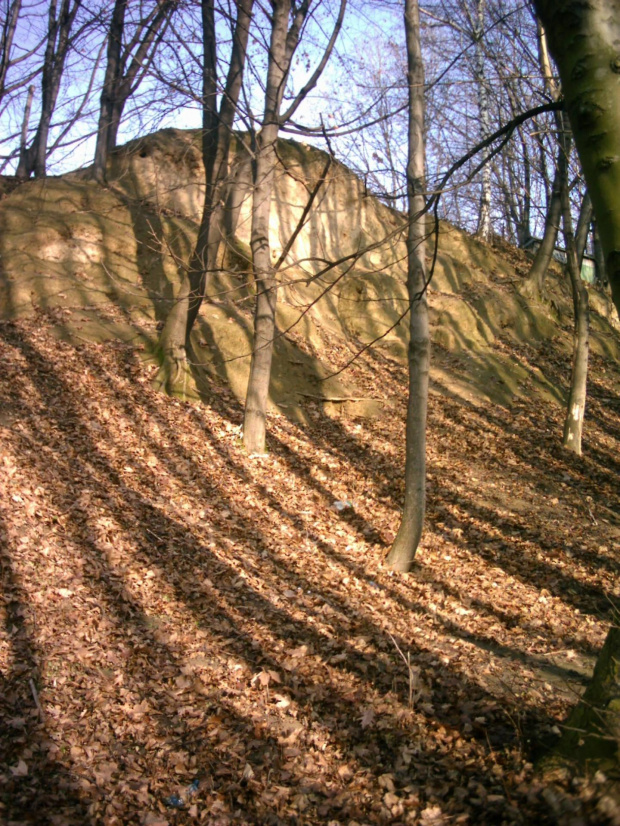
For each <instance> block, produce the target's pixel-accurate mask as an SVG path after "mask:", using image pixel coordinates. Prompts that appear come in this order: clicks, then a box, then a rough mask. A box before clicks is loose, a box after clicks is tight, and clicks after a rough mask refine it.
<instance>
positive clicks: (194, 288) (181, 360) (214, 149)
mask: <svg viewBox="0 0 620 826" xmlns="http://www.w3.org/2000/svg"><path fill="white" fill-rule="evenodd" d="M253 3H254V0H239V2H238V3H237V19H236V21H235V29H234V33H233V48H232V52H231V57H230V63H229V68H228V75H227V79H226V87H225V90H224V94H223V95H222V100H221V104H220V111H219V113H218V110H217V91H218V90H217V48H216V31H215V16H214V2H213V0H202V24H203V39H204V44H205V45H204V59H203V117H202V160H203V165H204V176H205V196H204V201H203V208H202V217H201V221H200V227H199V229H198V237H197V239H196V244H195V246H194V250H193V252H192V256H191V258H190V261H189V264H188V268H187V272H186V273H183V274H182V277H181V287H180V289H179V293H178V295H177V297H176V301H175V303H174V305H173V306H172V308H171V310H170V312H169V314H168V317H167V319H166V323H165V325H164V329H163V331H162V334H161V337H160V342H159V347H160V352H161V356H162V367H161V369H160V371H159V373H158V376H157V378H156V380H155V385H156V386H162V387H165V388H166V390H167V391H168V392H169V393H176V394H181V395H182V394H183V392H184V389H185V385H186V381H187V372H188V369H189V368H188V365H187V341H188V338H189V335H190V333H191V330H192V327H193V325H194V323H195V321H196V318H197V316H198V312H199V310H200V306H201V304H202V301H203V299H204V296H205V291H206V283H207V274H208V273H209V272H211V271H213V270H214V269H215V266H216V262H217V253H218V249H219V245H220V239H221V237H222V234H223V227H222V223H223V207H222V205H221V201H222V200H223V197H222V196H223V187H224V185H225V182H226V178H227V174H228V159H229V154H230V142H231V137H232V128H233V123H234V119H235V114H236V111H237V104H238V101H239V94H240V91H241V85H242V82H243V73H244V69H245V60H246V53H247V44H248V38H249V32H250V23H251V15H252V7H253Z"/></svg>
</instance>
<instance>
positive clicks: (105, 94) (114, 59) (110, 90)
mask: <svg viewBox="0 0 620 826" xmlns="http://www.w3.org/2000/svg"><path fill="white" fill-rule="evenodd" d="M126 10H127V0H116V2H115V3H114V10H113V11H112V20H111V21H110V30H109V32H108V55H107V57H108V62H107V64H106V69H105V77H104V80H103V89H102V90H101V108H100V112H99V128H98V130H97V145H96V146H95V161H94V164H93V176H94V178H95V179H96V180H98V181H100V182H102V183H103V181H104V180H105V168H106V163H107V159H108V153H109V151H110V149H111V148H113V143H112V136H111V134H110V132H111V125H112V119H113V112H114V103H115V91H116V89H117V87H118V84H119V80H120V77H121V75H122V72H123V64H122V60H121V51H122V48H123V32H124V30H125V12H126ZM111 144H112V145H111Z"/></svg>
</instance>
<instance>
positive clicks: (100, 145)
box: [93, 0, 177, 182]
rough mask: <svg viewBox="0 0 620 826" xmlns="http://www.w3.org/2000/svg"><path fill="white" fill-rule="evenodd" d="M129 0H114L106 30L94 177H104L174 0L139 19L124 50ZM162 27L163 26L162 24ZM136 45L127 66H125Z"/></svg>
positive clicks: (169, 0) (162, 1)
mask: <svg viewBox="0 0 620 826" xmlns="http://www.w3.org/2000/svg"><path fill="white" fill-rule="evenodd" d="M127 6H128V0H115V4H114V10H113V12H112V19H111V21H110V30H109V33H108V62H107V65H106V73H105V78H104V82H103V89H102V92H101V104H100V110H99V127H98V130H97V145H96V147H95V162H94V165H93V177H94V178H95V179H96V180H98V181H100V182H104V181H105V170H106V165H107V160H108V156H109V154H110V152H111V151H112V150H113V149H114V148H115V146H116V142H117V136H118V130H119V126H120V123H121V119H122V117H123V111H124V109H125V104H126V103H127V101H128V100H129V98H130V96H131V95H132V94H133V93H134V92H135V91H136V89H137V88H138V86H139V85H140V83H141V81H142V79H143V77H144V75H145V74H146V71H147V69H148V67H149V66H150V64H151V61H152V60H153V57H154V54H155V51H156V49H157V44H158V43H159V41H160V40H161V36H162V32H163V30H165V26H166V24H167V22H168V21H169V19H170V17H171V15H172V13H173V11H174V9H175V8H176V6H177V0H160V2H158V3H157V5H156V6H155V7H154V8H153V10H152V11H151V13H150V14H149V15H148V16H147V18H146V19H145V20H143V21H141V22H140V23H139V24H138V26H137V29H136V32H135V34H134V36H133V37H132V39H131V42H130V43H129V45H128V46H127V49H126V50H125V51H123V32H124V27H125V12H126V10H127ZM162 27H163V28H162ZM136 45H137V49H136V51H135V53H134V55H133V57H132V59H131V62H130V64H129V68H128V69H127V71H126V72H125V66H126V64H127V61H128V60H129V57H130V53H131V51H132V49H133V48H135V47H136Z"/></svg>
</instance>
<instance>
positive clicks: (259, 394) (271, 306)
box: [243, 0, 290, 453]
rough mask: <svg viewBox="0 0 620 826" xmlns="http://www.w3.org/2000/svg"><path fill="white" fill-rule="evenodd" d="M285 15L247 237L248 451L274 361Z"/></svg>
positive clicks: (283, 9)
mask: <svg viewBox="0 0 620 826" xmlns="http://www.w3.org/2000/svg"><path fill="white" fill-rule="evenodd" d="M289 13H290V0H284V2H280V3H278V4H277V5H276V10H275V12H274V25H273V29H272V37H271V47H270V50H269V73H268V79H267V90H266V95H265V103H266V106H265V119H264V125H263V128H262V129H261V131H260V133H259V134H258V135H257V139H256V158H255V166H254V193H253V196H252V199H253V209H252V228H251V236H250V238H251V240H250V247H251V249H252V262H253V271H254V280H255V283H256V304H255V308H254V347H253V351H252V361H251V363H250V375H249V379H248V389H247V394H246V401H245V416H244V419H243V443H244V445H245V447H246V449H247V450H248V451H250V453H264V452H265V436H266V415H267V401H268V398H269V381H270V377H271V361H272V358H273V339H274V334H275V330H276V302H277V283H276V279H275V274H274V270H273V266H272V263H271V246H270V243H269V217H270V213H271V194H272V192H273V184H274V177H275V167H276V163H277V158H276V142H277V140H278V132H279V123H278V120H277V109H275V107H274V104H275V102H276V99H277V95H278V90H279V88H280V87H281V86H282V84H283V83H284V82H285V73H284V72H283V71H282V68H283V67H284V65H285V62H284V61H285V41H286V32H287V22H288V16H289ZM278 108H279V103H278Z"/></svg>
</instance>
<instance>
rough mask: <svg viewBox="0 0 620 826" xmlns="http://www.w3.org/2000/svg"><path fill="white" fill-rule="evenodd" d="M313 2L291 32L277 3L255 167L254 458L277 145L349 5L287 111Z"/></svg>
mask: <svg viewBox="0 0 620 826" xmlns="http://www.w3.org/2000/svg"><path fill="white" fill-rule="evenodd" d="M310 5H311V0H302V2H301V3H299V4H298V5H297V4H295V11H294V14H293V20H292V22H291V26H290V28H288V18H289V16H290V14H291V6H292V3H291V0H273V2H272V6H273V13H272V18H271V19H272V29H271V42H270V47H269V64H268V68H267V84H266V88H265V111H264V115H263V124H262V128H261V130H260V132H259V133H258V135H257V136H256V150H255V152H256V154H255V162H254V195H253V209H252V227H251V236H250V247H251V250H252V260H253V271H254V280H255V284H256V304H255V308H254V346H253V350H252V361H251V363H250V375H249V378H248V388H247V393H246V402H245V416H244V420H243V443H244V445H245V448H246V449H247V450H248V451H250V453H264V452H265V438H266V417H267V402H268V398H269V383H270V379H271V362H272V359H273V343H274V335H275V331H276V305H277V289H278V282H277V278H276V271H275V268H274V266H273V264H272V262H271V247H270V243H269V216H270V211H271V194H272V191H273V183H274V175H275V167H276V162H277V157H276V143H277V140H278V132H279V130H280V126H281V125H282V124H283V123H286V122H287V121H288V120H290V118H292V117H293V115H294V113H295V111H296V110H297V108H298V107H299V105H300V104H301V102H302V101H303V100H304V99H305V98H306V96H307V95H308V93H309V92H310V91H311V90H312V89H313V88H314V86H315V85H316V83H317V81H318V79H319V77H320V76H321V73H322V72H323V69H324V68H325V66H326V65H327V61H328V60H329V58H330V55H331V53H332V51H333V48H334V45H335V43H336V39H337V37H338V34H339V32H340V28H341V26H342V21H343V18H344V13H345V9H346V5H347V0H340V7H339V12H338V17H337V18H336V22H335V24H334V28H333V30H332V33H331V36H330V38H329V41H328V43H327V46H326V48H325V51H324V52H323V55H322V57H321V59H320V60H319V62H318V64H317V66H316V68H315V70H314V72H313V73H312V75H311V76H310V79H309V80H308V82H307V83H306V84H305V86H303V88H302V89H301V90H300V91H299V93H298V94H297V95H296V96H295V98H294V99H293V101H292V103H291V104H290V105H289V107H288V108H287V110H286V111H285V112H284V113H283V114H280V107H281V105H282V99H283V96H284V90H285V88H286V83H287V79H288V74H289V70H290V66H291V61H292V59H293V55H294V54H295V50H296V49H297V46H298V44H299V37H300V33H301V28H302V25H303V22H304V20H305V19H306V17H307V15H308V12H309V10H310Z"/></svg>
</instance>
